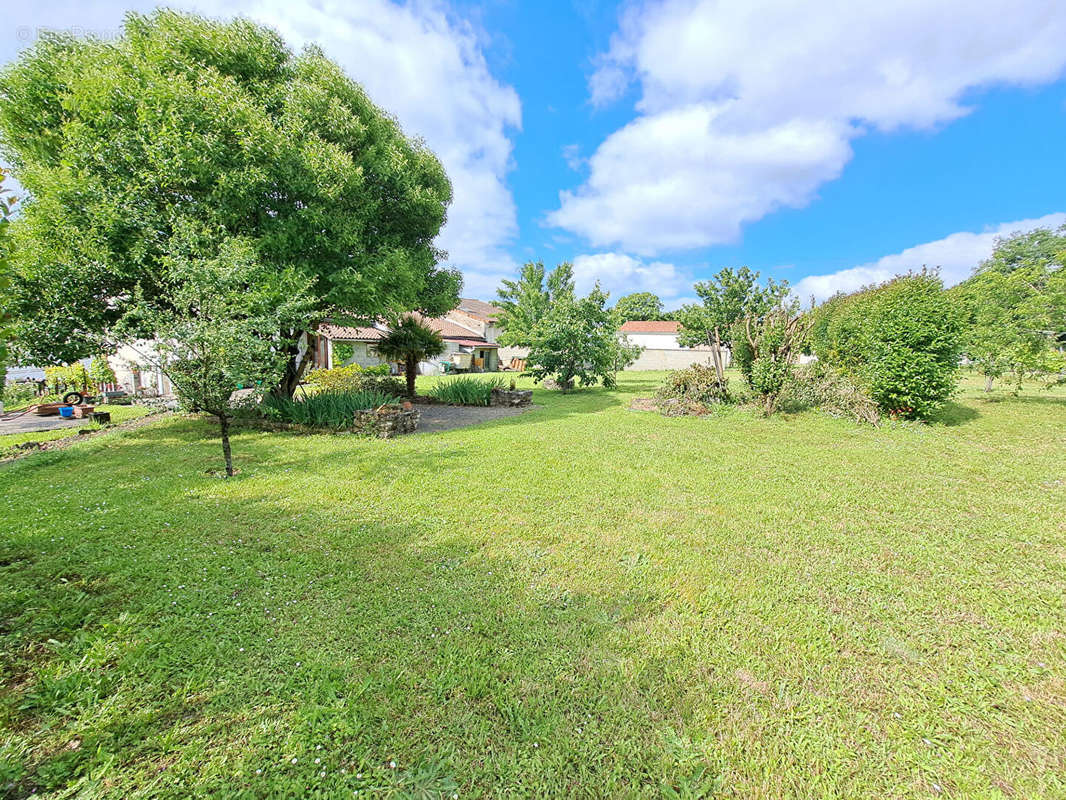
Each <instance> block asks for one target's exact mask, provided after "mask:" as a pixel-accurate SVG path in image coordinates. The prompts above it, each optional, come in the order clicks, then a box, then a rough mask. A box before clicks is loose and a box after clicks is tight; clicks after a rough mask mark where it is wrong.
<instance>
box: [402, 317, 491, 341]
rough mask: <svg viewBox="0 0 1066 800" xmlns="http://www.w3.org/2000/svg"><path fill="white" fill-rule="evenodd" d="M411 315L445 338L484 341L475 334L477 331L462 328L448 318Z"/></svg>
mask: <svg viewBox="0 0 1066 800" xmlns="http://www.w3.org/2000/svg"><path fill="white" fill-rule="evenodd" d="M412 316H415V317H417V318H418V319H420V320H422V324H424V325H425V326H426V327H427V328H432V329H433V330H435V331H436V332H437V333H439V334H440V335H441V336H443V337H444V338H445V339H478V340H479V341H482V342H484V341H485V339H484V338H483V337H481V336H478V335H477V331H472V330H470V328H464V327H463V326H462V325H459V324H457V323H455V322H452V321H451V320H450V319H441V318H440V317H424V316H422V315H421V314H413V315H412Z"/></svg>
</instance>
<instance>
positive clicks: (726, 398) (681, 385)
mask: <svg viewBox="0 0 1066 800" xmlns="http://www.w3.org/2000/svg"><path fill="white" fill-rule="evenodd" d="M655 399H656V400H657V401H659V404H660V406H661V405H662V404H663V403H665V402H666V401H668V400H679V401H685V402H688V403H702V404H704V405H713V404H715V403H729V402H732V398H731V397H730V394H729V379H728V378H725V377H723V378H721V379H719V377H718V373H717V372H716V371H715V369H714V368H713V367H708V366H707V365H705V364H693V365H692V366H689V367H686V368H685V369H675V370H671V371H670V372H668V373H666V378H665V379H664V380H663V382H662V385H661V386H660V387H659V390H658V391H657V392H656V393H655Z"/></svg>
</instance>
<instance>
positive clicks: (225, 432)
mask: <svg viewBox="0 0 1066 800" xmlns="http://www.w3.org/2000/svg"><path fill="white" fill-rule="evenodd" d="M218 425H219V427H220V428H221V429H222V457H223V458H225V459H226V477H227V478H232V477H233V453H231V452H230V449H229V417H228V416H226V415H225V414H220V415H219V417H218Z"/></svg>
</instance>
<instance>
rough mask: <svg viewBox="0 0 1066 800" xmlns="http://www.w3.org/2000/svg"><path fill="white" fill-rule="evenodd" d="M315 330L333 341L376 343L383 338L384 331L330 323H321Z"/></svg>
mask: <svg viewBox="0 0 1066 800" xmlns="http://www.w3.org/2000/svg"><path fill="white" fill-rule="evenodd" d="M316 330H317V331H318V333H319V334H321V335H322V336H325V337H326V338H327V339H333V340H335V341H336V340H342V341H351V342H376V341H378V340H379V339H382V338H384V336H385V331H382V330H378V329H377V328H363V327H352V326H350V325H335V324H334V323H332V322H323V323H321V324H320V325H319V326H318V328H317V329H316Z"/></svg>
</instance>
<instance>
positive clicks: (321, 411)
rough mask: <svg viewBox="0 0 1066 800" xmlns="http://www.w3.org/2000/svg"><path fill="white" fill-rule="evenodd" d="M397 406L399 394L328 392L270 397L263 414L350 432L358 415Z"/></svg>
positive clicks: (301, 423) (284, 420)
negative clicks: (384, 407)
mask: <svg viewBox="0 0 1066 800" xmlns="http://www.w3.org/2000/svg"><path fill="white" fill-rule="evenodd" d="M401 393H402V389H401ZM397 402H399V401H398V399H397V396H396V395H395V394H387V393H384V392H375V391H356V392H345V391H337V390H328V391H323V392H318V393H317V394H312V395H307V396H305V397H299V398H294V399H292V400H287V399H285V398H281V397H276V396H274V395H267V396H266V397H265V398H263V403H262V406H261V410H262V412H263V414H264V415H265V416H266V417H268V418H270V419H276V420H280V421H282V422H291V423H294V424H297V425H310V426H313V427H318V428H350V427H351V426H352V423H353V420H354V418H355V412H356V411H366V410H368V409H372V408H378V407H380V406H383V405H391V404H394V403H397Z"/></svg>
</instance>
